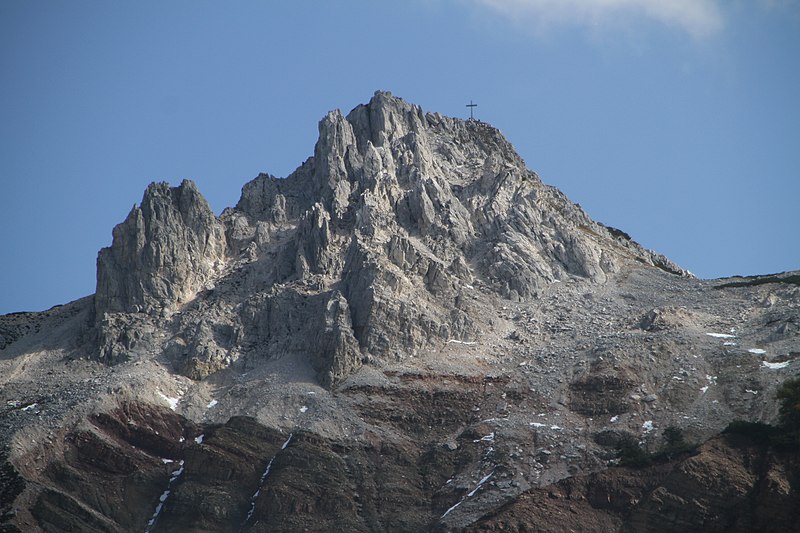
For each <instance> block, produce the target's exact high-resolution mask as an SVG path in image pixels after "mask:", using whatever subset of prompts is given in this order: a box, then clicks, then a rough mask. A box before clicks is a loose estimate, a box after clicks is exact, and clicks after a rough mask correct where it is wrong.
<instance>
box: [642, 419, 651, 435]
mask: <svg viewBox="0 0 800 533" xmlns="http://www.w3.org/2000/svg"><path fill="white" fill-rule="evenodd" d="M642 431H643V432H644V433H650V432H651V431H653V421H652V420H648V421H646V422H645V423H644V424H642Z"/></svg>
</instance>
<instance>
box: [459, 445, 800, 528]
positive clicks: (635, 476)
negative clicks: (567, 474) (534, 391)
mask: <svg viewBox="0 0 800 533" xmlns="http://www.w3.org/2000/svg"><path fill="white" fill-rule="evenodd" d="M798 459H800V457H798V454H797V453H790V452H776V451H775V450H771V449H768V448H765V447H763V446H759V445H756V444H755V443H753V442H751V441H749V440H748V439H747V438H744V437H739V436H737V437H719V438H716V439H712V440H711V441H709V442H707V443H706V444H705V445H703V446H702V447H701V448H700V449H699V450H698V451H697V452H694V453H692V454H686V455H684V456H683V457H681V458H679V459H677V460H674V461H670V462H667V463H664V464H659V465H655V466H651V467H648V468H644V469H641V470H633V469H626V468H612V469H609V470H605V471H603V472H598V473H596V474H592V475H589V476H579V477H574V478H569V479H565V480H563V481H560V482H558V483H556V484H554V485H551V486H548V487H542V488H537V489H534V490H531V491H529V492H526V493H524V494H522V495H521V496H519V497H518V498H516V499H515V500H513V501H512V502H509V503H508V504H506V505H504V506H503V507H501V508H500V509H498V510H496V511H492V512H491V513H488V514H487V516H485V517H483V518H482V519H481V520H479V521H477V522H476V523H475V524H474V525H472V526H470V527H468V528H466V529H465V531H471V532H472V531H509V532H522V531H541V532H543V533H544V532H554V533H555V532H563V531H587V532H590V531H591V532H594V531H596V532H606V531H620V532H631V533H632V532H636V531H653V532H661V531H686V532H697V533H701V532H707V531H713V532H719V533H722V532H741V533H744V532H748V531H775V532H778V531H781V532H783V531H786V532H790V531H791V532H797V531H800V492H798V490H797V488H796V487H794V488H792V487H791V483H790V481H789V480H790V479H792V478H793V477H794V476H797V475H798V474H800V463H798Z"/></svg>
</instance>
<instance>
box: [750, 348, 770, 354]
mask: <svg viewBox="0 0 800 533" xmlns="http://www.w3.org/2000/svg"><path fill="white" fill-rule="evenodd" d="M747 351H748V352H750V353H754V354H756V355H764V354H765V353H767V351H766V350H762V349H761V348H750V349H749V350H747Z"/></svg>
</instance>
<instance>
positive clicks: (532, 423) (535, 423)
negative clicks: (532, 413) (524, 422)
mask: <svg viewBox="0 0 800 533" xmlns="http://www.w3.org/2000/svg"><path fill="white" fill-rule="evenodd" d="M528 425H530V426H533V427H535V428H543V427H545V426H546V425H547V424H542V423H541V422H531V423H529V424H528Z"/></svg>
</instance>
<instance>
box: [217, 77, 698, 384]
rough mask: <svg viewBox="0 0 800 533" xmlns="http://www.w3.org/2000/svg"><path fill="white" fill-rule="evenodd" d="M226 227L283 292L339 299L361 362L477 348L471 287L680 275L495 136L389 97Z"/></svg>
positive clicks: (528, 291) (332, 124)
mask: <svg viewBox="0 0 800 533" xmlns="http://www.w3.org/2000/svg"><path fill="white" fill-rule="evenodd" d="M223 218H225V219H226V221H227V222H228V224H229V226H233V227H234V228H235V230H234V231H233V232H231V231H230V230H229V235H233V234H235V235H233V238H232V239H231V245H232V247H233V248H234V249H235V250H238V251H239V252H240V253H241V254H245V255H247V256H249V258H250V259H252V260H258V258H262V259H261V261H262V262H264V261H266V260H265V259H263V258H265V257H269V266H268V267H267V270H268V272H269V274H268V276H267V278H268V281H266V283H268V284H270V286H272V287H273V288H278V287H279V288H280V289H279V292H281V291H284V290H288V291H299V292H301V293H302V294H304V295H305V296H304V297H305V298H312V297H316V296H313V295H315V294H319V295H321V297H322V299H325V300H327V299H328V298H330V297H331V296H330V294H331V291H332V290H334V289H336V290H338V291H340V293H338V294H339V295H338V296H337V301H341V302H343V303H345V304H346V307H347V309H348V310H349V314H350V324H351V325H352V336H353V337H354V338H355V339H356V340H357V341H358V346H359V349H360V351H361V354H362V355H363V356H364V358H365V359H368V358H370V357H378V358H386V357H389V358H403V357H405V356H407V355H413V354H414V353H417V352H418V351H419V350H420V349H423V348H425V347H426V346H429V345H431V344H435V343H438V342H443V341H448V340H451V339H455V340H462V341H468V340H471V339H473V338H475V337H476V336H477V335H479V334H480V331H481V328H482V327H483V326H484V325H485V323H483V324H482V322H483V321H482V320H480V319H476V317H474V316H471V314H470V309H469V300H470V291H471V290H473V288H474V286H475V285H479V286H481V287H482V288H484V289H485V290H487V291H490V292H492V293H494V294H497V295H498V296H500V297H503V298H509V299H511V300H513V301H521V300H523V299H529V298H535V297H536V295H537V290H538V289H539V288H540V287H542V286H543V285H546V284H549V283H551V282H554V281H561V280H567V279H579V280H585V281H587V282H592V283H602V282H604V281H605V280H606V278H607V276H608V274H610V273H613V272H615V271H617V270H618V268H619V265H620V264H621V263H622V262H624V261H629V260H636V261H639V262H642V263H645V264H648V265H652V266H657V267H659V268H662V269H665V270H667V271H670V272H674V273H676V274H685V272H684V271H682V270H681V269H680V268H679V267H677V266H675V265H674V264H672V263H671V262H670V261H669V260H667V259H666V258H664V257H662V256H659V255H656V254H653V253H652V252H649V251H647V250H644V249H642V248H641V247H640V246H638V245H637V244H635V243H634V242H632V241H630V240H629V239H627V238H624V237H620V236H619V232H612V231H610V230H608V229H607V228H606V227H604V226H602V225H601V224H597V223H595V222H593V221H592V220H591V219H590V218H589V217H588V216H587V215H586V214H585V213H584V212H583V210H582V209H581V208H580V207H579V206H577V205H575V204H573V203H571V202H570V201H569V200H567V198H566V197H565V196H564V195H563V194H561V193H560V192H559V191H558V190H556V189H554V188H552V187H548V186H546V185H544V184H543V183H542V182H541V181H540V179H539V177H538V176H537V175H536V174H535V173H534V172H532V171H530V170H528V169H527V168H526V167H525V164H524V162H523V161H522V159H521V158H520V157H519V155H517V153H516V152H515V151H514V149H513V147H512V146H511V145H510V144H509V143H508V141H506V140H505V138H503V136H502V135H501V134H500V132H499V131H498V130H496V129H495V128H493V127H491V126H489V125H488V124H484V123H481V122H477V121H463V120H458V119H453V118H448V117H443V116H441V115H439V114H435V113H434V114H431V113H424V112H423V111H422V109H421V108H420V107H419V106H415V105H412V104H409V103H407V102H405V101H403V100H402V99H400V98H396V97H394V96H392V95H391V94H390V93H385V92H378V93H376V94H375V96H374V97H373V98H372V100H371V101H370V102H369V103H368V104H366V105H360V106H358V107H356V108H355V109H353V110H352V111H351V112H350V113H349V114H348V115H347V116H346V117H345V116H343V115H342V114H341V113H340V112H338V111H333V112H331V113H329V114H328V115H327V116H326V117H325V118H324V119H323V120H322V121H321V122H320V124H319V141H318V142H317V145H316V147H315V150H314V156H313V157H311V158H309V159H308V160H307V161H306V162H305V163H304V164H303V165H302V166H301V167H300V168H298V169H297V170H296V171H295V172H294V173H293V174H292V175H290V176H289V177H288V178H287V179H277V178H274V177H271V176H269V175H260V176H259V177H258V178H256V179H255V180H253V181H252V182H250V183H248V184H247V185H245V186H244V188H243V189H242V196H241V199H240V201H239V203H238V205H237V206H236V208H235V209H231V210H228V211H227V212H226V213H225V215H224V216H223ZM278 241H282V242H278ZM318 308H319V309H322V307H321V306H318ZM314 338H316V337H314ZM307 350H308V351H309V352H318V351H319V347H318V346H312V345H309V346H307ZM334 359H335V358H334ZM350 359H351V361H356V360H357V359H359V357H352V356H350ZM320 364H321V363H320ZM325 364H327V363H325ZM331 364H333V366H334V367H337V368H354V367H357V366H358V364H357V363H352V362H351V364H347V365H344V366H342V365H338V363H331ZM337 365H338V366H337ZM317 366H319V364H318V365H317ZM323 366H324V365H323ZM323 373H324V372H323ZM326 375H327V374H326ZM344 375H346V372H343V371H333V374H332V376H333V381H336V380H337V379H339V378H341V377H344ZM327 379H329V378H326V380H327Z"/></svg>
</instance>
